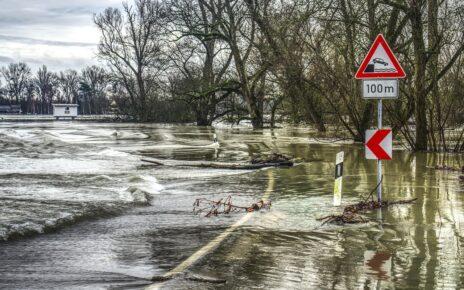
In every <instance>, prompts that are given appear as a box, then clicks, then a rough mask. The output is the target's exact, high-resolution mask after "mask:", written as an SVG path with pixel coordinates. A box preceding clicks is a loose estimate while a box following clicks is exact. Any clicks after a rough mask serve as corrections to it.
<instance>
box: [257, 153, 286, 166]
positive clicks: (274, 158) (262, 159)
mask: <svg viewBox="0 0 464 290" xmlns="http://www.w3.org/2000/svg"><path fill="white" fill-rule="evenodd" d="M251 164H278V165H279V166H293V161H292V158H291V157H289V156H286V155H283V154H280V153H271V154H268V155H260V156H253V158H252V159H251Z"/></svg>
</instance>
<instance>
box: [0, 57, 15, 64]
mask: <svg viewBox="0 0 464 290" xmlns="http://www.w3.org/2000/svg"><path fill="white" fill-rule="evenodd" d="M0 62H3V63H11V62H15V60H14V59H13V58H11V57H8V56H4V55H0Z"/></svg>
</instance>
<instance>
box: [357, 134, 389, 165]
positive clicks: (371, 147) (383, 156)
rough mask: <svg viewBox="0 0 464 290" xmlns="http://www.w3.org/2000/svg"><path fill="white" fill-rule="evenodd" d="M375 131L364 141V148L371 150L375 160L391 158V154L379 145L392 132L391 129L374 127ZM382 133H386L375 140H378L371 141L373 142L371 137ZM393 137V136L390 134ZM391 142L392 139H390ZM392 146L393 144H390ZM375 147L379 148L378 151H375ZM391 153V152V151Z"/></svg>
mask: <svg viewBox="0 0 464 290" xmlns="http://www.w3.org/2000/svg"><path fill="white" fill-rule="evenodd" d="M374 131H375V133H374V134H372V136H371V138H370V139H369V140H366V142H365V143H364V146H365V150H369V151H371V152H372V154H373V155H374V156H375V157H376V160H392V155H393V154H392V155H390V154H388V152H387V151H386V150H385V149H384V148H383V147H382V146H381V145H380V144H381V143H382V142H383V140H384V139H385V138H386V137H387V136H388V135H389V134H393V132H392V129H390V128H382V129H375V130H374ZM382 133H387V134H386V135H385V136H383V138H382V139H380V140H375V141H378V142H376V143H373V144H372V143H371V142H373V140H372V139H374V138H376V137H378V136H377V135H382ZM392 138H393V136H392ZM392 142H393V140H392ZM392 146H393V144H392ZM375 149H378V150H380V152H377V151H376V150H375ZM392 153H393V152H392Z"/></svg>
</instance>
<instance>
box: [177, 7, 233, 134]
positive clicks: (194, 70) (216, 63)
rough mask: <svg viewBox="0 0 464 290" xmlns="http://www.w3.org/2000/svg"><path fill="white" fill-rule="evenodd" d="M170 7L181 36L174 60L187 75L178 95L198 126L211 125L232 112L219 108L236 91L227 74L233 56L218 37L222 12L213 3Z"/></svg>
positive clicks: (184, 75) (183, 79) (183, 74)
mask: <svg viewBox="0 0 464 290" xmlns="http://www.w3.org/2000/svg"><path fill="white" fill-rule="evenodd" d="M170 7H171V15H172V16H173V23H174V27H173V28H172V30H173V33H177V34H180V36H179V40H178V41H176V43H175V47H174V49H173V50H172V53H171V54H170V56H171V57H170V59H171V61H172V63H173V64H174V65H175V67H176V68H177V70H179V71H180V72H181V73H182V76H183V77H182V83H183V85H181V84H179V85H180V86H178V88H177V89H176V90H175V91H174V93H175V94H177V95H180V98H181V99H183V100H184V101H186V102H187V103H188V104H189V105H190V106H191V107H192V109H193V110H194V112H195V115H196V121H197V125H199V126H204V125H211V123H212V122H213V121H214V120H215V119H217V118H219V117H221V116H223V115H225V114H227V113H228V112H229V111H230V108H222V110H220V111H218V109H219V108H218V106H219V104H220V103H221V102H223V101H224V100H226V99H227V98H228V97H229V95H230V94H231V93H232V92H234V91H236V83H234V82H231V81H230V80H229V79H228V75H227V73H228V70H229V67H230V64H231V60H232V54H231V53H230V50H229V49H228V47H227V46H225V45H224V43H223V41H222V40H221V39H220V38H219V37H217V36H215V35H214V32H215V29H216V27H217V26H218V24H219V22H220V21H222V16H223V15H222V11H221V10H218V7H217V6H215V5H214V4H213V0H194V1H191V0H173V1H172V2H171V3H170ZM176 80H177V81H179V78H176ZM187 84H188V85H187Z"/></svg>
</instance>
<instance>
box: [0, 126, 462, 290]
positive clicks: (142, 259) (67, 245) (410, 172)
mask: <svg viewBox="0 0 464 290" xmlns="http://www.w3.org/2000/svg"><path fill="white" fill-rule="evenodd" d="M213 133H216V134H217V135H218V138H219V141H220V148H219V149H217V148H214V147H213V146H211V145H212V139H213ZM310 137H311V132H309V131H308V130H305V129H291V128H287V129H276V130H272V131H271V130H264V131H252V130H250V129H246V128H241V129H237V128H220V129H212V128H197V127H193V126H172V125H147V124H140V125H136V124H98V123H79V122H49V123H47V122H43V123H0V184H1V187H0V288H5V289H51V288H56V289H58V288H59V289H73V288H76V289H83V288H84V289H85V288H87V289H108V288H111V289H121V288H122V289H127V288H131V289H132V288H134V289H139V288H140V289H142V288H144V287H146V286H148V285H150V284H151V283H153V282H151V281H149V279H150V278H151V277H153V276H161V275H163V274H165V273H168V272H169V271H171V270H172V269H175V268H176V267H177V266H178V265H179V264H181V263H182V262H183V261H185V260H186V259H188V258H189V257H190V256H191V255H192V254H195V253H197V251H198V250H199V249H201V248H202V247H204V246H205V245H208V244H210V243H211V241H212V240H214V239H215V238H216V237H217V236H219V235H221V234H223V233H224V232H225V231H228V229H229V228H230V226H232V225H234V224H235V223H236V222H237V221H239V220H240V219H241V218H243V216H244V215H245V214H242V213H235V214H231V215H228V216H219V217H213V218H205V217H202V216H196V215H193V214H192V204H193V202H194V200H195V199H196V198H198V197H205V198H210V199H219V198H222V197H227V196H228V195H232V196H233V202H234V203H236V204H243V205H249V204H251V203H252V202H255V201H257V200H259V199H260V198H261V197H262V196H263V195H264V194H268V195H269V198H270V199H271V200H272V202H273V206H272V208H271V210H270V211H265V212H257V213H253V214H252V215H251V216H250V218H249V219H247V220H246V221H245V222H244V223H243V224H241V225H240V226H238V227H237V228H236V229H235V230H234V231H230V232H229V234H228V235H227V236H226V237H225V238H224V239H223V241H221V243H218V245H217V247H213V248H211V249H210V250H209V251H208V252H206V253H204V254H205V256H203V257H202V259H199V260H198V261H195V263H191V264H190V265H189V266H188V267H186V271H185V274H183V275H179V276H178V277H176V278H174V279H171V280H169V281H164V282H162V283H158V284H157V285H158V286H159V288H163V289H257V288H259V289H346V288H348V289H354V288H356V289H360V288H363V289H385V288H387V289H393V288H398V289H404V288H422V289H432V288H439V289H460V288H463V287H464V266H463V265H464V253H462V251H461V248H462V246H463V242H464V241H463V238H462V235H463V234H464V215H463V214H464V210H463V209H464V205H463V200H464V198H463V197H464V182H462V181H459V174H458V173H455V172H442V171H436V170H434V169H432V167H434V166H435V165H437V164H447V165H451V166H458V165H462V164H463V163H464V160H463V159H464V158H463V157H462V156H459V155H454V156H443V155H439V154H411V153H409V152H407V151H402V150H395V151H394V157H393V160H392V161H388V162H385V167H384V168H385V169H384V173H385V176H384V197H385V198H386V199H390V200H393V199H405V198H414V197H417V198H418V200H417V202H416V203H415V204H414V205H401V206H394V207H391V208H389V209H384V210H383V211H382V212H372V213H369V214H367V216H368V217H370V218H371V219H372V220H373V221H372V222H370V223H367V224H362V225H349V226H335V225H325V226H323V227H321V226H320V222H318V221H316V219H317V218H319V217H322V216H325V215H328V214H332V213H334V214H335V213H339V212H340V211H341V210H342V209H341V208H336V207H333V206H332V200H333V195H332V192H333V171H334V161H335V154H336V153H337V152H339V151H341V150H343V151H345V163H344V164H345V168H344V174H345V176H344V184H343V187H344V189H343V191H344V193H343V200H342V205H347V204H349V203H353V202H357V201H359V199H360V198H361V197H363V196H365V195H366V194H367V193H368V192H370V191H371V190H372V189H373V188H374V187H375V183H376V171H375V169H376V163H375V162H374V161H367V160H365V158H364V150H363V148H362V147H361V146H360V145H352V144H337V143H334V142H326V141H323V140H322V141H320V140H316V139H310ZM271 151H276V152H279V153H284V154H288V155H292V156H295V157H298V158H301V159H302V160H304V162H303V163H302V164H300V165H297V166H295V167H293V168H273V169H264V170H256V171H250V170H243V171H237V170H222V169H200V168H187V167H159V166H153V165H151V164H146V163H144V162H142V161H141V158H142V157H143V156H150V157H156V158H166V159H175V160H211V161H227V162H228V161H247V160H248V159H249V158H250V156H251V155H252V154H253V153H257V152H264V153H266V152H267V153H270V152H271ZM379 216H381V220H380V221H379V222H377V221H376V220H377V219H378V217H379ZM196 276H201V277H208V278H215V279H225V280H226V283H225V284H214V283H210V282H204V281H194V280H192V279H191V277H196ZM196 280H198V279H196ZM200 280H201V279H200ZM206 280H208V279H206Z"/></svg>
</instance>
